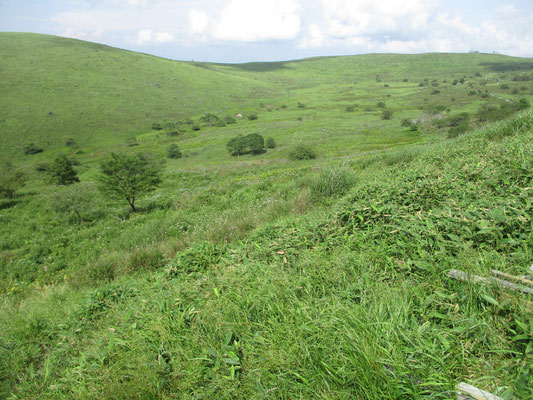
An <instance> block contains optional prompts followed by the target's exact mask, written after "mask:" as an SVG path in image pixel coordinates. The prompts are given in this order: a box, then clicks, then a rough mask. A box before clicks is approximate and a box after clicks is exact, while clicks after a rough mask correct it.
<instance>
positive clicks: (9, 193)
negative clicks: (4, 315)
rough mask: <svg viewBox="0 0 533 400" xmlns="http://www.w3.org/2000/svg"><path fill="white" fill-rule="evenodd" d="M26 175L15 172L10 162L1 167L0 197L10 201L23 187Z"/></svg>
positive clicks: (18, 171)
mask: <svg viewBox="0 0 533 400" xmlns="http://www.w3.org/2000/svg"><path fill="white" fill-rule="evenodd" d="M25 181H26V175H25V174H24V172H22V171H20V170H17V169H15V168H14V167H13V165H12V164H11V163H10V162H7V163H5V164H4V165H2V171H1V172H0V196H1V197H7V198H10V199H12V198H13V197H15V194H16V193H17V191H18V190H19V189H20V188H21V187H22V186H24V182H25Z"/></svg>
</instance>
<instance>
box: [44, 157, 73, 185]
mask: <svg viewBox="0 0 533 400" xmlns="http://www.w3.org/2000/svg"><path fill="white" fill-rule="evenodd" d="M48 173H49V174H50V176H51V178H52V182H54V183H56V184H58V185H71V184H73V183H75V182H79V181H80V179H79V178H78V174H77V172H76V171H75V170H74V165H73V163H72V160H70V159H69V158H68V157H67V156H66V155H65V154H60V155H58V156H57V157H56V158H55V159H54V161H53V162H52V163H51V164H50V166H49V168H48Z"/></svg>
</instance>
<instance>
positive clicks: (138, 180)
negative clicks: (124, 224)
mask: <svg viewBox="0 0 533 400" xmlns="http://www.w3.org/2000/svg"><path fill="white" fill-rule="evenodd" d="M161 172H162V166H161V164H159V163H156V162H154V161H153V160H151V159H148V158H147V157H146V156H144V155H143V154H136V155H125V154H116V153H112V154H111V159H110V160H107V161H104V162H103V163H102V165H101V175H100V176H99V178H98V181H99V184H100V185H99V189H100V190H101V191H102V193H104V194H106V195H107V196H109V197H112V198H116V199H124V200H126V201H127V202H128V204H129V205H130V207H131V210H132V211H133V212H135V211H137V209H136V208H135V200H137V198H138V197H140V196H143V195H145V194H147V193H150V192H152V191H154V190H155V189H156V188H157V186H158V185H159V184H160V183H161Z"/></svg>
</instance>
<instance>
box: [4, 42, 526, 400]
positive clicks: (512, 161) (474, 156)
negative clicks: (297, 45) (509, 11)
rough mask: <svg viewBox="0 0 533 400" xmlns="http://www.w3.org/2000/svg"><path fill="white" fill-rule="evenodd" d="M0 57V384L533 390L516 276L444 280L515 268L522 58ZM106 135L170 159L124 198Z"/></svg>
mask: <svg viewBox="0 0 533 400" xmlns="http://www.w3.org/2000/svg"><path fill="white" fill-rule="evenodd" d="M0 57H1V59H2V62H1V63H0V77H1V79H0V93H1V95H0V140H1V141H2V147H1V148H0V161H1V167H2V171H1V174H0V193H1V194H3V197H2V198H0V222H1V224H0V232H1V235H0V398H8V399H19V398H24V399H26V398H43V399H72V398H78V399H91V398H94V399H96V398H113V399H121V398H123V399H131V398H139V399H149V398H164V399H172V398H177V399H191V398H194V399H211V398H221V399H270V398H272V399H299V398H302V399H315V398H316V399H353V398H356V399H384V398H386V399H388V398H390V399H408V398H409V399H410V398H428V397H429V398H435V399H455V398H456V393H455V391H454V387H455V385H456V384H457V383H458V382H461V381H464V382H467V383H471V384H473V385H475V386H478V387H480V388H482V389H484V390H488V391H491V392H493V393H497V394H498V395H500V396H502V397H503V398H505V399H510V398H514V399H529V398H531V396H532V395H533V393H532V391H531V388H532V387H533V384H532V383H533V368H532V363H531V360H532V355H533V347H532V343H533V318H532V317H531V313H530V312H528V310H527V303H525V302H526V301H531V300H532V299H531V296H529V295H527V294H521V293H512V294H511V295H510V296H509V295H505V293H503V292H502V291H501V289H499V288H497V287H484V286H481V285H476V284H470V283H464V282H458V281H453V280H450V279H449V278H448V277H447V275H446V273H447V272H448V271H449V270H450V269H460V270H463V271H466V272H468V273H475V274H477V275H481V276H490V274H491V270H493V269H495V270H499V271H501V272H504V273H510V274H513V275H515V276H523V275H527V274H528V273H530V272H529V271H528V268H529V266H530V265H531V264H532V263H533V258H532V252H531V249H532V248H533V234H532V228H533V221H532V219H531V217H532V214H533V212H532V211H533V210H532V208H531V207H532V206H531V198H532V193H531V188H532V186H533V175H532V171H533V146H532V143H533V140H532V139H533V113H532V111H531V108H530V106H529V104H530V103H531V101H533V61H532V60H531V59H521V58H513V57H507V56H502V55H495V54H424V55H387V54H375V55H364V56H349V57H324V58H313V59H306V60H299V61H288V62H280V63H250V64H238V65H229V64H212V63H190V62H178V61H171V60H166V59H161V58H157V57H152V56H149V55H144V54H137V53H133V52H128V51H124V50H119V49H114V48H111V47H107V46H102V45H97V44H92V43H87V42H82V41H78V40H71V39H64V38H58V37H51V36H44V35H33V34H11V33H0ZM50 112H51V114H49V113H50ZM236 114H242V115H243V117H242V118H240V117H237V116H236ZM254 133H256V134H259V135H261V136H263V137H264V139H274V142H275V146H273V147H272V148H266V149H265V150H264V151H258V152H257V154H252V153H248V154H244V155H238V156H237V155H231V154H230V152H228V148H227V143H228V142H229V141H230V139H232V138H236V137H237V138H238V137H245V136H247V135H250V134H254ZM302 145H303V146H307V148H308V150H309V151H310V152H314V153H315V154H316V158H314V159H307V160H298V159H296V158H297V157H295V155H294V154H295V153H296V150H297V149H298V148H300V147H298V146H302ZM170 146H174V148H175V147H176V146H177V147H178V148H179V151H180V153H181V157H178V158H170V157H169V148H170ZM112 152H113V153H118V154H122V155H127V156H130V155H136V154H142V155H145V157H146V159H148V160H154V162H155V163H156V164H157V165H163V166H162V181H161V183H159V185H158V187H157V190H155V191H154V192H151V193H148V194H146V195H144V196H140V197H139V198H138V199H137V202H136V204H137V211H136V212H131V211H130V210H129V206H128V203H127V202H126V201H125V199H124V198H118V199H112V198H110V197H107V196H106V193H104V192H102V191H101V190H99V185H100V183H99V182H100V181H101V178H99V177H101V176H102V175H103V172H102V171H103V169H102V165H103V163H105V162H107V161H109V160H110V159H111V158H110V157H111V153H112ZM298 154H302V150H301V148H300V150H299V153H298ZM60 155H63V156H66V157H67V160H69V161H71V162H72V164H73V166H74V171H75V173H76V174H77V177H78V179H79V182H75V183H72V184H67V185H63V184H58V180H57V176H55V175H54V168H55V167H54V166H55V165H57V163H58V162H60V161H61V160H64V158H58V156H60ZM57 160H60V161H57ZM9 179H11V180H9ZM6 182H8V183H10V184H11V185H12V187H14V188H15V189H14V191H13V192H12V193H9V191H6V190H5V189H4V188H5V187H6ZM525 304H526V306H525Z"/></svg>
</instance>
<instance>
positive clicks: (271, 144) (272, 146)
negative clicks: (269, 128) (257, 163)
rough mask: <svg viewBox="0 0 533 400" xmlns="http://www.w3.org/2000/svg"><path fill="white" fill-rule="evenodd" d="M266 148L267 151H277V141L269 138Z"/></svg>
mask: <svg viewBox="0 0 533 400" xmlns="http://www.w3.org/2000/svg"><path fill="white" fill-rule="evenodd" d="M265 147H266V148H267V149H275V148H276V141H275V140H274V138H273V137H269V138H267V140H266V142H265Z"/></svg>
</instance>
